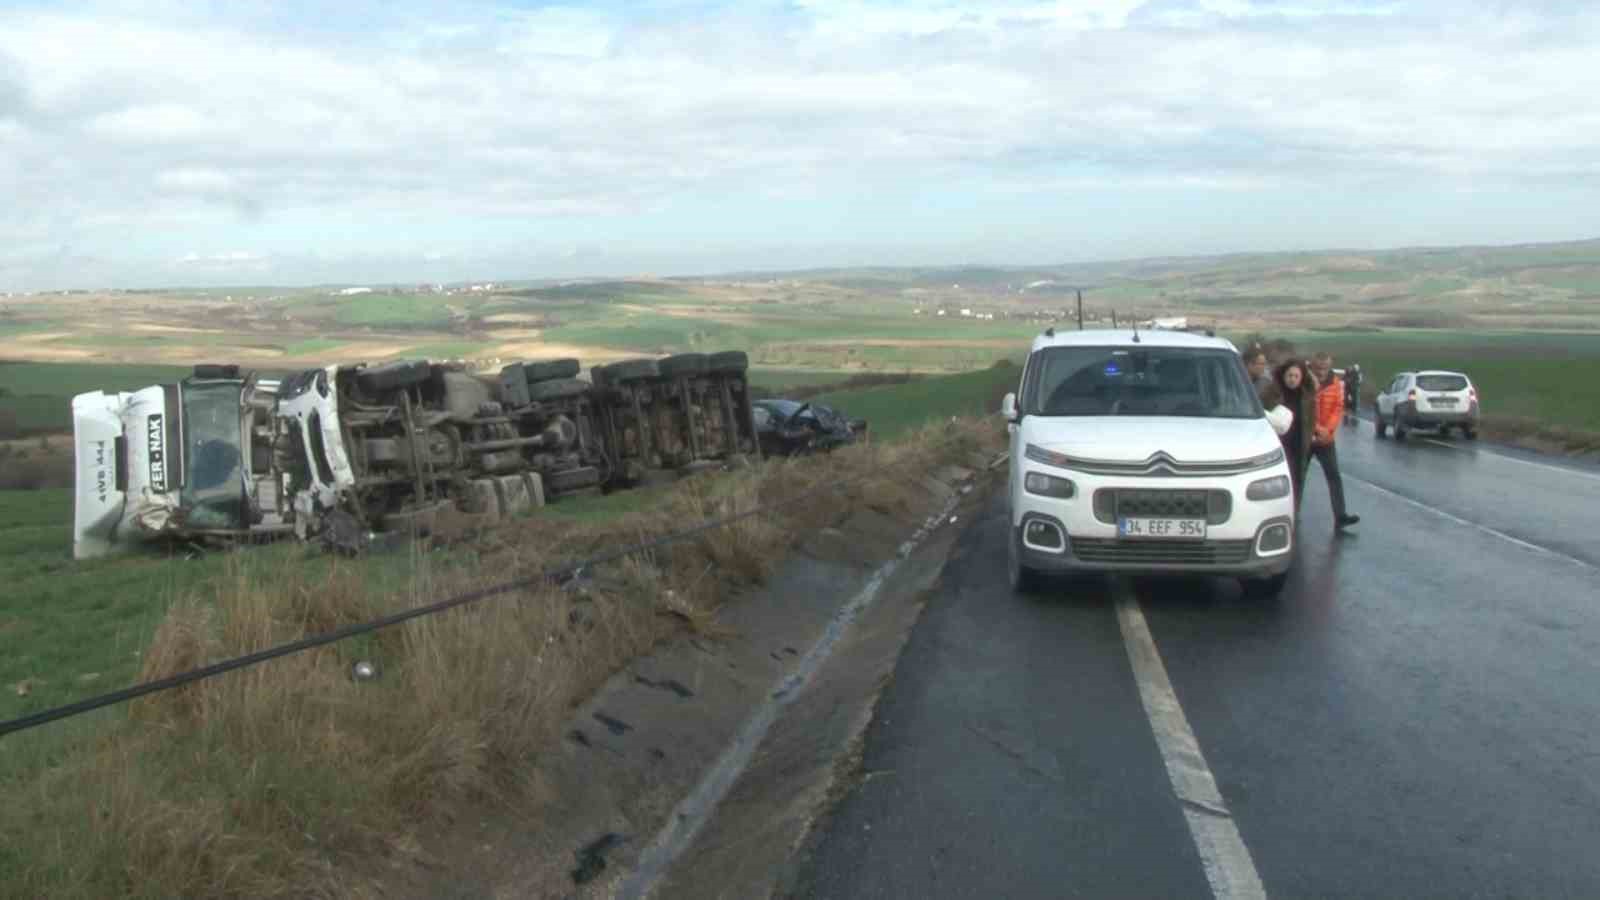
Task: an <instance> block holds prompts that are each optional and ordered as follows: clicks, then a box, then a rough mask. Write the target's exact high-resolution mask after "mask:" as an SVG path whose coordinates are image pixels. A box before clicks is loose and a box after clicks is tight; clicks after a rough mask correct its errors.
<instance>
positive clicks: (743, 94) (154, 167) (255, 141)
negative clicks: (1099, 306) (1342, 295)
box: [0, 0, 1600, 290]
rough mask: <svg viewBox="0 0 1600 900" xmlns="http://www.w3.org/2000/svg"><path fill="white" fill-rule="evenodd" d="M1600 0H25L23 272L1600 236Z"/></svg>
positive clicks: (2, 13)
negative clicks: (491, 0)
mask: <svg viewBox="0 0 1600 900" xmlns="http://www.w3.org/2000/svg"><path fill="white" fill-rule="evenodd" d="M1595 6H1596V4H1591V3H1587V2H1549V3H1526V4H1516V3H1494V4H1484V5H1481V6H1476V7H1468V6H1466V5H1465V4H1462V3H1456V2H1438V3H1383V2H1378V3H1369V2H1355V0H1345V2H1328V3H1324V2H1317V0H1293V2H1253V0H1154V2H1148V3H1141V2H1134V0H1087V2H1078V3H1070V2H1068V3H1042V2H1040V3H1034V2H1027V0H1002V2H996V3H972V2H969V3H943V2H932V0H928V2H916V0H907V2H857V0H793V2H783V3H755V2H741V3H737V4H714V3H704V2H701V3H685V2H665V0H663V2H638V3H622V2H608V3H599V4H594V5H586V6H585V5H565V6H562V5H546V4H538V3H527V4H516V3H502V4H474V3H459V2H457V3H449V4H443V3H441V4H437V5H432V4H420V3H415V2H407V0H399V2H366V0H339V2H337V3H325V2H321V0H317V2H281V0H259V2H252V0H216V2H205V0H173V2H156V0H152V2H142V3H135V2H121V0H104V2H83V3H77V2H57V3H28V2H23V3H5V2H4V0H0V290H17V289H39V288H57V287H98V286H155V285H205V284H268V283H272V284H278V283H283V284H292V283H310V282H321V281H355V282H359V281H366V280H384V281H397V280H398V281H412V280H418V281H420V280H445V279H457V278H466V277H472V278H502V279H504V278H519V277H520V278H538V277H570V276H575V275H586V274H596V275H599V274H623V273H638V272H657V273H663V274H687V273H696V272H713V271H719V270H720V271H727V270H734V269H747V268H799V267H807V266H820V265H858V264H888V265H905V264H923V263H963V262H985V263H1000V264H1029V263H1056V262H1070V261H1083V260H1091V259H1105V258H1120V257H1133V256H1147V255H1168V254H1202V253H1212V252H1225V251H1240V250H1279V249H1312V248H1321V247H1330V246H1335V247H1384V246H1397V245H1414V244H1436V245H1437V244H1457V243H1511V242H1522V241H1541V240H1563V239H1571V238H1583V237H1594V236H1597V235H1600V179H1597V175H1600V15H1597V14H1596V12H1593V11H1591V10H1592V9H1593V8H1594V7H1595ZM330 10H332V11H331V12H330Z"/></svg>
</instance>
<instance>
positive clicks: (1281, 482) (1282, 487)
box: [1244, 475, 1289, 500]
mask: <svg viewBox="0 0 1600 900" xmlns="http://www.w3.org/2000/svg"><path fill="white" fill-rule="evenodd" d="M1244 495H1245V496H1246V497H1248V498H1250V499H1251V500H1277V499H1278V498H1279V497H1287V496H1289V476H1287V475H1274V476H1272V477H1271V478H1263V479H1261V480H1260V481H1252V482H1250V486H1249V487H1248V488H1245V492H1244Z"/></svg>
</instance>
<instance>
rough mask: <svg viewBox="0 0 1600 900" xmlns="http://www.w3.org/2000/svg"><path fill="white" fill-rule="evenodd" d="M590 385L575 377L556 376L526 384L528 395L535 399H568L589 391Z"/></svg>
mask: <svg viewBox="0 0 1600 900" xmlns="http://www.w3.org/2000/svg"><path fill="white" fill-rule="evenodd" d="M591 387H592V386H591V385H590V384H589V382H587V381H579V380H578V379H576V378H556V379H553V380H551V381H541V382H539V383H537V384H530V385H528V397H529V398H530V399H533V400H537V401H550V400H568V399H571V398H573V397H582V396H583V395H584V394H587V393H589V390H590V388H591Z"/></svg>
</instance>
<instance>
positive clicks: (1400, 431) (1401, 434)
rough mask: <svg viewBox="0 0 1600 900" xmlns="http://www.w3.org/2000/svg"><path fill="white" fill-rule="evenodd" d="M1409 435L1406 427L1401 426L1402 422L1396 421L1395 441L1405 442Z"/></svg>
mask: <svg viewBox="0 0 1600 900" xmlns="http://www.w3.org/2000/svg"><path fill="white" fill-rule="evenodd" d="M1407 434H1408V432H1407V431H1406V426H1404V425H1402V424H1400V420H1398V419H1396V420H1395V423H1394V439H1395V440H1397V441H1403V440H1405V439H1406V435H1407Z"/></svg>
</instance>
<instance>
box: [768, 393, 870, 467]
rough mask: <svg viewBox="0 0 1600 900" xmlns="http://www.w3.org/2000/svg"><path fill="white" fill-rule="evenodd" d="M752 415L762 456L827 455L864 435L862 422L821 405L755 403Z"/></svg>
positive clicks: (781, 402) (777, 402)
mask: <svg viewBox="0 0 1600 900" xmlns="http://www.w3.org/2000/svg"><path fill="white" fill-rule="evenodd" d="M751 411H752V413H753V414H754V417H755V424H756V435H757V436H758V437H759V438H760V440H761V453H762V455H763V456H801V455H804V454H807V453H816V452H826V451H829V450H833V449H835V448H837V447H842V446H844V445H846V444H852V443H855V441H856V440H857V439H859V438H860V437H861V436H862V435H864V434H865V433H866V431H867V422H866V420H865V419H852V418H850V417H848V416H846V415H844V414H842V413H840V412H839V411H838V410H835V409H834V408H832V407H830V406H824V405H822V404H820V403H808V402H805V401H800V400H783V399H770V400H757V401H756V402H755V403H754V404H752V410H751Z"/></svg>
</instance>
